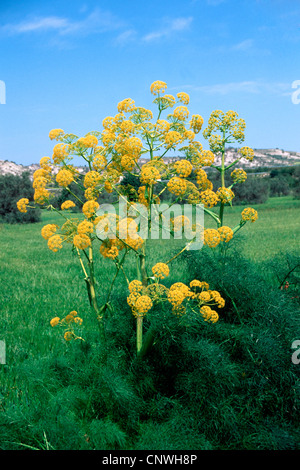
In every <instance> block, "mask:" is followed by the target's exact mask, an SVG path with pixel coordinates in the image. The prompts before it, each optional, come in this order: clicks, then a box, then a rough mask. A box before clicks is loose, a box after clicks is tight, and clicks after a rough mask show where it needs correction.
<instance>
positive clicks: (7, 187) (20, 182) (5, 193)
mask: <svg viewBox="0 0 300 470" xmlns="http://www.w3.org/2000/svg"><path fill="white" fill-rule="evenodd" d="M33 194H34V189H33V188H32V182H31V180H30V178H29V173H22V175H21V176H15V175H0V220H1V222H6V223H9V224H15V223H19V224H24V223H25V224H26V223H32V222H39V220H40V218H41V211H40V210H39V209H31V208H29V207H28V209H27V212H26V213H21V212H19V210H18V208H17V205H16V203H17V201H18V200H19V199H21V198H23V197H24V198H27V199H29V201H31V202H32V201H33Z"/></svg>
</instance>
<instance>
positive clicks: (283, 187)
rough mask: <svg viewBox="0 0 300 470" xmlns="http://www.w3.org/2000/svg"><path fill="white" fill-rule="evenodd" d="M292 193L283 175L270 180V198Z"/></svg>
mask: <svg viewBox="0 0 300 470" xmlns="http://www.w3.org/2000/svg"><path fill="white" fill-rule="evenodd" d="M290 191H291V187H290V184H289V181H288V179H287V178H286V177H285V176H284V175H283V174H280V173H279V174H278V176H275V177H274V178H270V196H287V195H288V194H290Z"/></svg>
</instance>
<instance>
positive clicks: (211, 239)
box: [204, 228, 221, 248]
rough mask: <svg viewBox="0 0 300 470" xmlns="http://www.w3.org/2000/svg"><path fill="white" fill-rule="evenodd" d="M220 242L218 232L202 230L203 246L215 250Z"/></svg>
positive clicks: (210, 229)
mask: <svg viewBox="0 0 300 470" xmlns="http://www.w3.org/2000/svg"><path fill="white" fill-rule="evenodd" d="M220 241H221V236H220V233H219V232H218V230H216V229H214V228H207V229H205V230H204V245H207V246H209V247H210V248H215V247H216V246H218V245H219V243H220Z"/></svg>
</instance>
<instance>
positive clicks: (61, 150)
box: [52, 144, 68, 165]
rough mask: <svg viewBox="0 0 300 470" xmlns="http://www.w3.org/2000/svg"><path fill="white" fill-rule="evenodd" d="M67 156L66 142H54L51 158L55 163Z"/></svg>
mask: <svg viewBox="0 0 300 470" xmlns="http://www.w3.org/2000/svg"><path fill="white" fill-rule="evenodd" d="M67 156H68V147H67V145H66V144H56V145H55V146H54V147H53V153H52V160H53V162H54V163H55V164H56V165H57V164H59V163H61V162H62V161H64V159H65V158H66V157H67Z"/></svg>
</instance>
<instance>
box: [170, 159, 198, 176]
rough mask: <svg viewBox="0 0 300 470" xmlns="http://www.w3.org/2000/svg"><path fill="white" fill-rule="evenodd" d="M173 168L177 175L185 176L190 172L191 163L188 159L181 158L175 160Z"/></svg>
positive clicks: (191, 168)
mask: <svg viewBox="0 0 300 470" xmlns="http://www.w3.org/2000/svg"><path fill="white" fill-rule="evenodd" d="M174 168H175V171H176V173H177V174H178V175H179V176H181V177H183V178H187V177H188V176H189V175H190V174H191V173H192V170H193V165H192V164H191V162H189V161H188V160H185V159H183V160H178V161H177V162H175V163H174Z"/></svg>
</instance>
